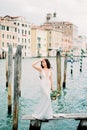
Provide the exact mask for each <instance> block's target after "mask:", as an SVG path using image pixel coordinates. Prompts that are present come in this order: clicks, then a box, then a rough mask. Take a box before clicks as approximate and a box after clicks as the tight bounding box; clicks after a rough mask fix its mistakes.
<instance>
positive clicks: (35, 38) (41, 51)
mask: <svg viewBox="0 0 87 130" xmlns="http://www.w3.org/2000/svg"><path fill="white" fill-rule="evenodd" d="M31 55H32V56H33V57H40V56H47V31H46V30H45V29H43V28H41V27H40V26H32V28H31Z"/></svg>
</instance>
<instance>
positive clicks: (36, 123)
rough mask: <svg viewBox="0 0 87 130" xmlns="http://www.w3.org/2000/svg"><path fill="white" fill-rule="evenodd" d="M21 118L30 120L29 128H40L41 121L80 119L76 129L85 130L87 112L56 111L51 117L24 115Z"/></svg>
mask: <svg viewBox="0 0 87 130" xmlns="http://www.w3.org/2000/svg"><path fill="white" fill-rule="evenodd" d="M22 119H23V120H30V126H29V130H41V124H42V122H48V121H53V120H59V119H75V120H80V123H79V125H78V127H77V130H87V113H69V114H68V113H67V114H66V113H58V114H55V115H54V116H53V118H51V119H43V120H40V119H36V118H34V117H32V116H31V115H24V116H23V117H22Z"/></svg>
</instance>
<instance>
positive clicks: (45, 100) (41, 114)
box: [32, 59, 53, 119]
mask: <svg viewBox="0 0 87 130" xmlns="http://www.w3.org/2000/svg"><path fill="white" fill-rule="evenodd" d="M38 63H41V66H40V67H38V65H37V64H38ZM32 67H33V68H34V69H36V70H37V71H39V72H40V79H41V86H40V88H41V97H40V102H39V104H38V105H37V108H36V109H35V112H34V113H33V114H32V116H33V117H34V118H36V119H51V118H52V117H53V111H52V105H51V98H50V92H51V90H52V91H53V83H52V70H51V64H50V62H49V60H48V59H41V60H38V61H35V62H34V63H33V64H32Z"/></svg>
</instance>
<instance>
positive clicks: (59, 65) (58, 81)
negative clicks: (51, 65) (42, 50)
mask: <svg viewBox="0 0 87 130" xmlns="http://www.w3.org/2000/svg"><path fill="white" fill-rule="evenodd" d="M56 64H57V89H58V92H59V93H60V91H61V55H60V51H57V53H56Z"/></svg>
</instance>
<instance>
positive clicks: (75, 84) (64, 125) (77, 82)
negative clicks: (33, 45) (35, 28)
mask: <svg viewBox="0 0 87 130" xmlns="http://www.w3.org/2000/svg"><path fill="white" fill-rule="evenodd" d="M35 60H37V58H30V59H22V78H21V97H20V99H19V123H18V130H29V123H30V121H29V120H22V119H21V118H22V116H23V115H30V114H32V113H33V111H34V109H35V106H36V104H37V103H38V102H39V97H40V82H39V80H40V78H39V73H38V72H37V71H36V70H34V69H33V68H32V63H33V62H34V61H35ZM49 60H50V62H51V65H52V71H53V83H54V86H55V89H56V86H57V76H56V75H57V74H56V59H55V58H49ZM63 66H64V65H63V58H62V82H63ZM82 67H83V69H82V72H80V63H79V62H74V63H73V75H71V73H70V69H71V63H70V62H67V79H66V88H65V89H64V90H62V92H61V96H60V97H59V98H58V99H57V100H55V101H52V107H53V111H54V113H84V112H87V58H83V64H82ZM5 73H6V61H5V60H4V59H1V60H0V130H12V116H13V115H11V116H8V114H7V94H8V90H7V88H6V76H5ZM13 75H14V74H13ZM13 79H14V78H13ZM12 90H13V89H12ZM78 124H79V121H78V120H74V119H63V120H55V121H49V122H48V123H43V124H42V128H41V130H77V126H78Z"/></svg>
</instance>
